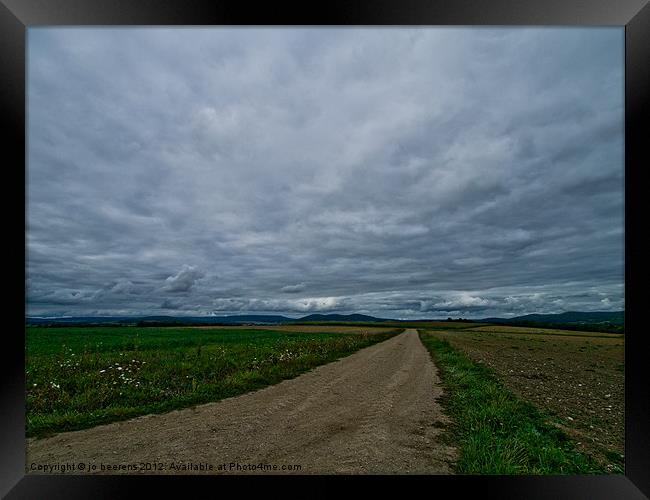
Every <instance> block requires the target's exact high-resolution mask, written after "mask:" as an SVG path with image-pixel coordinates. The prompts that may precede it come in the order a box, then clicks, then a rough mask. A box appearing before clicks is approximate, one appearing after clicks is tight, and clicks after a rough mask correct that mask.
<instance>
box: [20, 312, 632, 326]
mask: <svg viewBox="0 0 650 500" xmlns="http://www.w3.org/2000/svg"><path fill="white" fill-rule="evenodd" d="M624 319H625V312H624V311H615V312H604V311H596V312H579V311H571V312H565V313H561V314H526V315H524V316H516V317H514V318H482V319H474V320H466V321H474V322H477V323H501V324H505V323H512V324H520V325H521V324H524V325H537V326H542V325H547V326H553V325H556V324H557V325H566V326H579V325H596V326H597V325H620V327H621V328H622V325H623V323H624ZM330 321H331V322H360V323H361V322H363V323H371V322H382V321H393V322H397V321H400V320H395V319H387V318H376V317H374V316H368V315H365V314H309V315H307V316H303V317H302V318H288V317H286V316H281V315H272V314H271V315H269V314H267V315H264V314H248V315H237V316H137V317H135V316H79V317H37V316H32V317H27V318H26V322H27V324H29V325H75V324H79V325H82V324H85V325H88V324H90V325H100V324H103V325H111V324H115V325H125V324H127V325H128V324H131V325H133V324H136V325H141V326H146V325H161V326H162V325H176V324H178V325H181V324H197V325H242V324H250V325H277V324H281V323H307V322H309V323H314V322H318V323H323V322H330ZM404 321H407V320H404ZM415 321H425V320H411V322H415ZM429 321H435V320H431V319H430V320H429Z"/></svg>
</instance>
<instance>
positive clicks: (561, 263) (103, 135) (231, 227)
mask: <svg viewBox="0 0 650 500" xmlns="http://www.w3.org/2000/svg"><path fill="white" fill-rule="evenodd" d="M623 50H624V31H623V28H622V27H613V28H578V29H576V28H535V29H531V28H493V29H477V28H462V29H461V28H424V29H422V28H418V29H404V28H401V29H376V28H373V29H343V28H326V29H287V28H267V29H252V28H238V29H223V28H210V29H178V28H174V29H158V28H155V29H154V28H145V29H133V28H130V29H85V28H84V29H81V28H68V29H62V28H54V29H52V28H30V29H29V30H28V165H27V207H26V209H27V312H28V314H30V315H44V316H48V315H109V314H120V315H121V314H174V315H181V314H192V315H202V314H219V315H221V314H242V313H284V314H287V315H289V316H301V315H303V314H308V313H312V312H339V313H350V312H358V313H367V314H374V315H377V316H381V317H393V318H415V317H417V318H426V317H433V318H436V317H447V316H453V317H461V316H462V317H465V318H479V317H485V316H492V315H499V316H513V315H519V314H526V313H534V312H563V311H570V310H583V311H595V310H601V311H607V310H620V309H623V308H624V246H623V237H624V231H623V229H624V218H623V215H624V212H623V210H624V156H623V152H624V147H623V146H624V142H623V117H624V80H623V70H624V66H623V55H624V52H623Z"/></svg>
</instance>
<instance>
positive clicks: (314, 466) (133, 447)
mask: <svg viewBox="0 0 650 500" xmlns="http://www.w3.org/2000/svg"><path fill="white" fill-rule="evenodd" d="M441 394H442V386H441V384H440V380H439V378H438V374H437V369H436V367H435V366H434V365H433V362H432V361H431V358H430V356H429V353H428V352H427V351H426V349H425V348H424V346H423V345H422V343H421V342H420V339H419V337H418V334H417V332H416V331H415V330H407V331H405V332H404V333H401V334H399V335H397V336H395V337H393V338H391V339H389V340H386V341H384V342H381V343H379V344H375V345H373V346H371V347H368V348H365V349H362V350H361V351H358V352H356V353H354V354H352V355H350V356H348V357H345V358H343V359H340V360H338V361H335V362H333V363H329V364H327V365H323V366H320V367H318V368H316V369H314V370H312V371H310V372H308V373H305V374H303V375H301V376H299V377H297V378H294V379H291V380H285V381H283V382H281V383H279V384H277V385H273V386H269V387H266V388H264V389H261V390H259V391H255V392H251V393H248V394H244V395H242V396H238V397H234V398H229V399H225V400H222V401H219V402H215V403H208V404H205V405H201V406H197V407H194V408H189V409H184V410H177V411H172V412H169V413H165V414H162V415H147V416H144V417H138V418H135V419H132V420H128V421H124V422H117V423H113V424H109V425H102V426H99V427H95V428H92V429H86V430H82V431H75V432H66V433H62V434H59V435H56V436H53V437H50V438H46V439H40V440H29V441H28V447H27V470H28V472H29V468H30V464H31V463H40V464H50V463H52V464H53V463H63V462H74V463H78V462H80V461H82V462H85V463H91V464H92V463H95V464H97V465H98V468H99V466H100V465H99V464H101V463H104V464H119V463H127V464H133V463H139V462H162V463H163V464H164V465H165V469H166V470H163V471H162V472H163V473H175V471H171V472H170V471H169V468H168V465H169V464H170V463H171V462H174V463H187V462H192V463H194V464H198V463H209V464H213V465H214V467H215V470H213V471H212V473H219V472H217V471H216V468H217V465H218V464H223V463H225V464H230V463H231V462H234V463H240V464H259V463H265V464H276V465H278V466H282V465H288V464H299V465H301V469H300V470H299V471H297V472H298V473H300V474H329V473H338V474H345V473H378V474H390V473H423V474H448V473H451V464H452V463H453V461H454V460H455V459H456V450H455V449H454V448H453V447H450V446H448V445H446V444H444V443H442V442H441V439H440V434H441V433H442V432H443V429H442V428H441V427H440V425H441V424H442V425H444V424H445V423H448V419H447V417H446V416H445V414H444V413H443V411H442V408H441V407H440V404H439V403H438V402H437V398H438V397H439V396H440V395H441ZM189 472H191V473H195V472H196V471H189ZM232 472H234V471H228V470H226V473H232ZM246 472H249V471H246ZM111 473H114V472H113V471H112V472H111ZM128 473H131V474H132V473H133V472H132V471H128ZM273 473H283V471H274V472H273Z"/></svg>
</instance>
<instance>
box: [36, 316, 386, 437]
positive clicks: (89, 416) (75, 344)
mask: <svg viewBox="0 0 650 500" xmlns="http://www.w3.org/2000/svg"><path fill="white" fill-rule="evenodd" d="M394 333H395V332H384V333H375V334H361V333H359V334H350V333H295V332H278V331H264V330H255V329H251V330H224V329H214V330H212V329H195V328H138V327H98V328H84V327H69V328H67V327H66V328H44V327H33V328H27V331H26V380H27V381H26V386H27V387H26V405H27V408H26V433H27V436H44V435H48V434H51V433H54V432H60V431H67V430H76V429H83V428H88V427H92V426H94V425H98V424H102V423H108V422H112V421H117V420H123V419H126V418H131V417H134V416H138V415H144V414H148V413H160V412H165V411H169V410H173V409H177V408H183V407H188V406H192V405H196V404H200V403H206V402H210V401H216V400H219V399H223V398H226V397H230V396H236V395H239V394H243V393H245V392H248V391H251V390H255V389H259V388H262V387H264V386H267V385H270V384H274V383H277V382H280V381H281V380H284V379H287V378H292V377H295V376H297V375H299V374H300V373H303V372H305V371H307V370H309V369H311V368H313V367H315V366H318V365H321V364H324V363H328V362H330V361H334V360H336V359H338V358H341V357H343V356H346V355H348V354H351V353H352V352H354V351H356V350H358V349H360V348H363V347H367V346H369V345H372V344H374V343H377V342H380V341H383V340H386V339H387V338H389V337H391V336H392V335H393V334H394Z"/></svg>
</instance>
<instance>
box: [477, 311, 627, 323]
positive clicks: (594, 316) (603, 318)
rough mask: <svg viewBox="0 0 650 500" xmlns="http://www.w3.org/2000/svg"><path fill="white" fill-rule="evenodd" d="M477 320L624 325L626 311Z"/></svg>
mask: <svg viewBox="0 0 650 500" xmlns="http://www.w3.org/2000/svg"><path fill="white" fill-rule="evenodd" d="M476 321H481V322H486V323H520V322H525V321H530V322H535V323H562V324H565V325H583V324H599V323H610V324H612V325H622V324H623V322H624V321H625V311H614V312H605V311H595V312H579V311H570V312H565V313H561V314H526V315H524V316H516V317H514V318H484V319H480V320H476Z"/></svg>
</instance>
